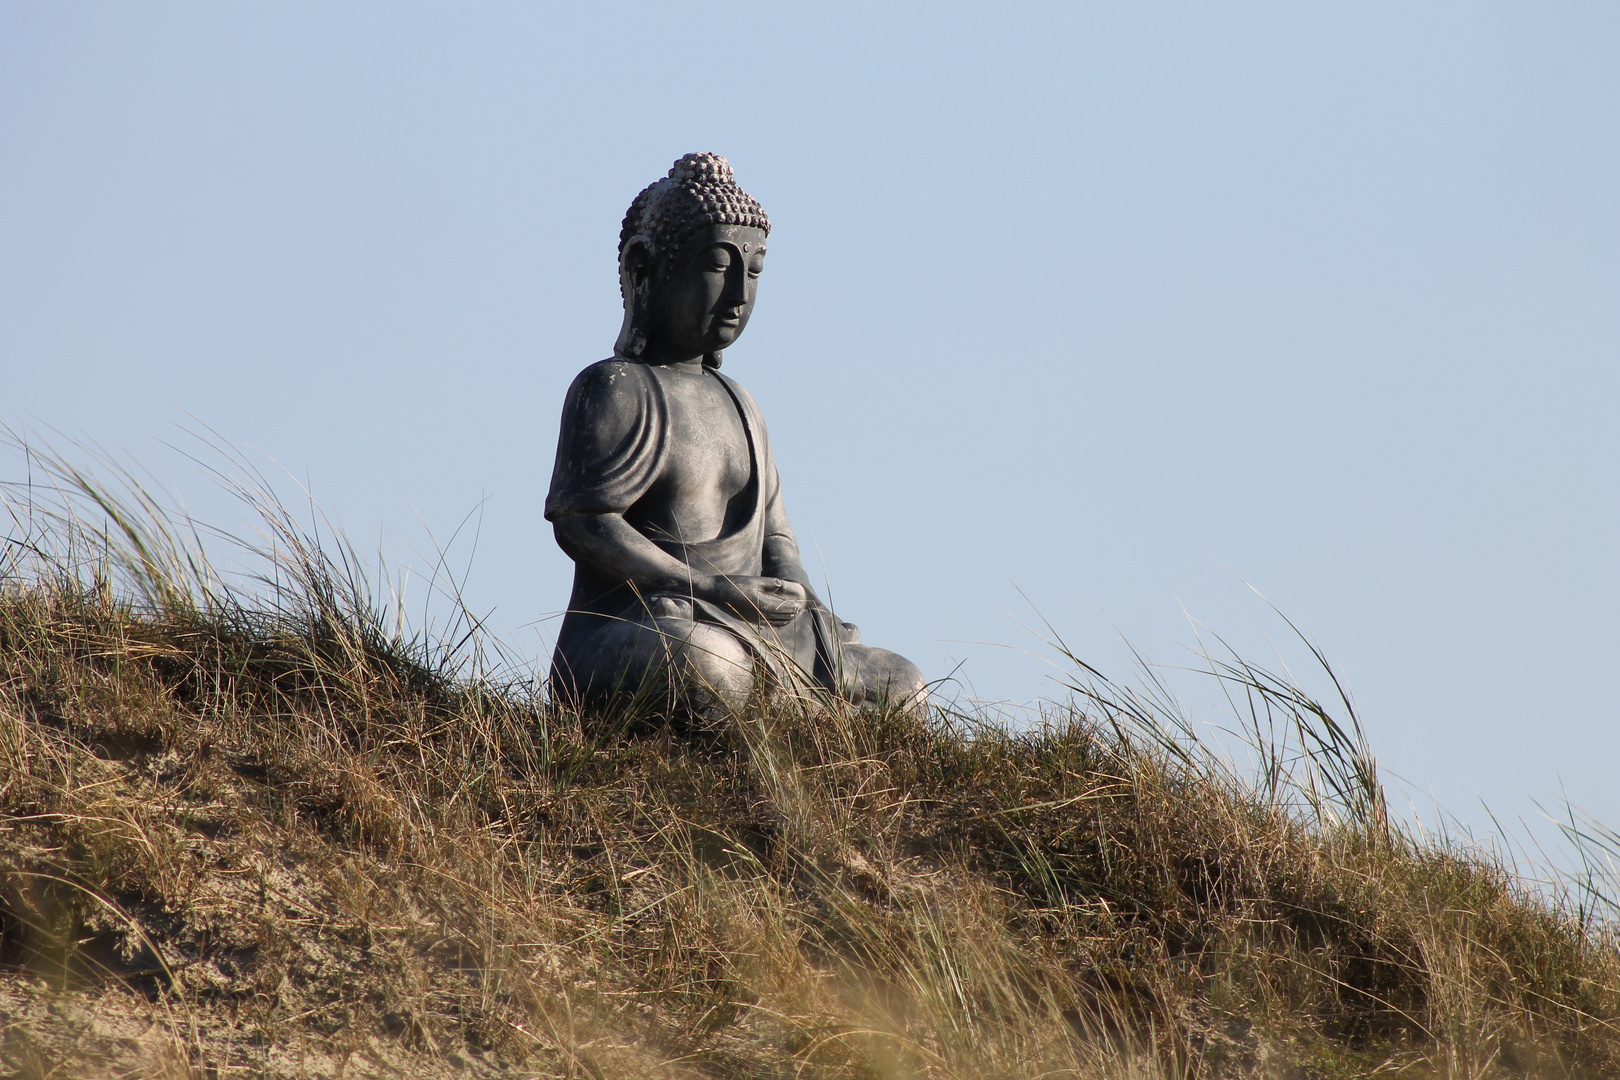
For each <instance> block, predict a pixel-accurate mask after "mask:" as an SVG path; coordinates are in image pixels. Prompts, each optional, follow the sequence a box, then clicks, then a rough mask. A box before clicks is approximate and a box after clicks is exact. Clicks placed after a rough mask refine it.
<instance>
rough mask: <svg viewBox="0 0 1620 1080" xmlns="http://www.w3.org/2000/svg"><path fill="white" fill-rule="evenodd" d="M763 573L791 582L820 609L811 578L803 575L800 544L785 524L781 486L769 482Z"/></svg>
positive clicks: (775, 479) (775, 478)
mask: <svg viewBox="0 0 1620 1080" xmlns="http://www.w3.org/2000/svg"><path fill="white" fill-rule="evenodd" d="M764 556H765V557H764V560H763V569H764V572H765V573H766V574H767V575H769V576H771V577H777V578H781V579H782V580H783V581H791V582H793V583H794V584H796V585H798V586H799V587H800V588H802V589H804V594H805V597H806V598H807V599H808V603H809V606H810V607H822V606H824V605H823V604H822V603H821V599H820V597H818V596H816V590H815V589H813V588H812V587H811V585H810V575H809V574H807V573H805V572H804V560H803V558H802V557H801V556H800V554H799V541H798V539H797V538H796V537H794V535H793V526H792V525H790V524H788V518H787V511H786V510H785V509H783V507H782V483H781V480H780V479H779V478H777V477H775V476H772V478H771V500H770V502H769V503H768V504H766V507H765V552H764Z"/></svg>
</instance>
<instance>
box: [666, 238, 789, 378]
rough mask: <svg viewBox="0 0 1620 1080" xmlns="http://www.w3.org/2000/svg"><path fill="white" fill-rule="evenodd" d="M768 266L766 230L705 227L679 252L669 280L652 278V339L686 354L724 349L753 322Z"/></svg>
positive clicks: (683, 354) (677, 352) (673, 350)
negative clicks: (757, 291)
mask: <svg viewBox="0 0 1620 1080" xmlns="http://www.w3.org/2000/svg"><path fill="white" fill-rule="evenodd" d="M764 267H765V233H764V230H762V229H756V228H753V227H752V226H748V225H710V226H707V227H706V228H703V229H700V230H699V231H698V232H697V233H695V234H694V235H693V236H692V237H691V238H690V239H689V240H687V241H686V243H685V244H683V245H682V246H681V250H680V251H679V252H678V253H677V254H676V256H675V262H674V267H673V269H672V272H671V273H670V276H669V279H668V280H666V281H659V280H657V279H656V277H655V278H654V280H653V281H652V282H650V285H651V289H650V296H649V297H648V299H649V309H648V312H647V315H648V323H647V336H648V338H649V339H650V340H651V341H652V342H653V343H654V344H656V345H660V346H662V347H663V349H665V350H667V351H669V352H673V353H676V354H679V355H682V356H693V355H697V354H699V353H710V352H715V351H717V350H720V349H724V348H725V347H726V346H728V345H730V344H731V343H732V342H733V341H736V340H737V338H738V337H739V336H741V334H742V332H743V327H745V326H747V325H748V316H749V315H750V314H752V312H753V310H754V292H755V289H756V287H757V285H758V281H759V274H760V271H761V270H763V269H764Z"/></svg>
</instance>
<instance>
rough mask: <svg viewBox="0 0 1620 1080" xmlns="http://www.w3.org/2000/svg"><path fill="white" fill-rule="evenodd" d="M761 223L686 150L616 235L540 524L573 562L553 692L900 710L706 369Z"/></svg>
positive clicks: (663, 701)
mask: <svg viewBox="0 0 1620 1080" xmlns="http://www.w3.org/2000/svg"><path fill="white" fill-rule="evenodd" d="M769 231H770V223H769V221H768V220H767V219H766V217H765V213H764V211H763V210H762V209H761V208H760V206H759V204H758V203H757V202H755V201H754V199H753V198H752V197H750V196H749V195H748V194H747V193H746V192H744V191H742V189H740V188H739V187H737V185H736V182H735V180H734V179H733V177H732V173H731V167H730V166H729V165H728V164H727V163H726V160H725V159H724V158H721V157H717V156H715V155H713V154H688V155H686V156H685V157H683V158H681V160H680V161H677V162H676V163H675V166H674V167H673V168H672V169H671V170H670V172H669V175H668V176H667V177H665V178H664V179H662V180H660V181H658V182H657V183H654V184H652V185H651V186H649V187H648V188H647V189H646V190H645V191H643V192H642V193H641V194H640V195H638V196H637V197H636V200H635V201H634V202H633V203H632V204H631V206H630V211H629V213H628V214H626V216H625V221H624V228H623V230H622V231H621V233H620V238H619V265H620V279H619V280H620V290H621V293H622V295H623V298H624V309H625V315H624V324H623V327H622V328H621V330H620V333H619V340H618V342H617V344H616V345H615V347H614V356H613V357H612V358H611V359H608V360H603V361H601V362H599V363H596V364H592V365H591V366H590V367H588V368H586V369H585V370H584V371H582V372H581V373H580V374H579V376H578V377H577V378H576V379H575V380H574V383H573V385H572V386H571V387H569V390H568V395H567V398H566V399H565V401H564V404H563V414H562V429H561V433H560V435H559V437H558V443H557V461H556V466H555V469H554V470H553V473H552V479H551V492H550V494H549V496H548V497H547V499H546V518H547V519H548V520H549V521H551V522H552V526H553V528H554V530H555V532H556V536H557V543H558V544H560V545H561V546H562V549H563V550H564V551H566V552H567V553H568V555H569V557H570V558H572V559H573V560H574V562H575V572H574V588H573V595H572V596H571V597H570V599H569V604H568V613H567V615H566V616H565V617H564V619H563V625H562V629H561V631H560V632H559V634H558V640H557V650H556V654H555V656H554V657H553V663H552V687H553V692H554V693H556V694H558V695H559V696H562V697H566V698H572V699H575V700H579V701H582V702H584V703H587V704H602V703H607V702H610V701H614V700H618V701H620V702H623V701H626V700H633V701H636V702H638V703H639V704H641V705H645V706H646V707H648V708H650V709H653V710H659V711H662V710H669V709H674V710H676V711H682V712H685V711H691V710H696V711H699V712H706V711H712V710H713V709H715V708H720V707H725V706H728V705H733V704H737V703H740V702H741V701H742V700H744V699H746V698H747V697H748V695H750V694H751V693H753V692H754V691H755V690H756V689H759V688H761V686H762V684H763V686H764V687H766V688H770V689H780V688H803V687H806V686H820V687H823V688H825V689H828V690H832V691H835V692H837V693H838V694H841V695H843V696H844V697H847V698H849V699H851V700H854V701H858V702H863V703H865V702H874V703H879V702H889V703H897V704H907V705H918V704H920V703H922V702H923V701H924V700H925V698H926V691H925V690H924V686H923V678H922V674H921V673H920V672H919V671H918V670H917V668H916V666H915V665H913V664H912V663H911V662H910V661H908V660H906V659H905V658H904V657H901V656H899V655H897V654H895V653H892V652H888V651H886V650H883V649H877V648H873V647H870V646H866V645H862V644H861V643H860V638H859V634H858V633H857V631H856V629H855V627H854V626H852V625H850V624H848V623H844V622H841V621H839V620H838V619H836V618H835V617H834V616H833V614H832V613H831V612H830V611H829V610H828V609H827V608H826V606H825V605H824V604H822V603H821V601H820V600H819V599H818V598H817V597H816V594H815V590H814V589H812V588H811V586H810V581H809V578H808V577H807V576H806V575H805V572H804V566H803V564H802V563H801V561H800V557H799V546H798V543H797V541H795V540H794V537H793V529H792V527H791V526H790V525H789V524H788V518H787V513H786V511H785V510H784V509H783V507H782V491H781V483H780V480H779V478H778V476H777V471H776V463H775V461H774V459H773V457H772V455H771V441H770V436H769V435H768V434H767V432H766V430H765V421H764V418H763V417H762V416H761V415H760V411H759V406H758V405H757V404H756V403H755V402H754V399H753V397H752V396H750V395H749V393H748V391H746V390H744V389H743V388H742V387H741V386H739V385H738V384H737V383H736V382H734V381H733V380H732V379H730V378H728V377H727V376H725V375H722V374H720V371H719V368H720V359H721V354H722V352H723V351H724V350H725V348H726V347H727V346H729V345H730V344H731V343H732V342H734V341H736V340H737V338H738V336H739V335H741V334H742V332H743V330H744V329H745V328H746V327H747V325H748V318H749V315H750V314H751V313H752V311H753V307H754V297H755V292H756V289H757V285H758V280H759V275H760V272H761V271H762V270H763V268H764V261H765V242H766V237H767V235H768V234H769Z"/></svg>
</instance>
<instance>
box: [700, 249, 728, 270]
mask: <svg viewBox="0 0 1620 1080" xmlns="http://www.w3.org/2000/svg"><path fill="white" fill-rule="evenodd" d="M703 269H705V270H708V271H710V272H713V273H720V272H723V271H726V270H730V269H731V252H729V251H727V250H726V249H725V248H723V247H712V248H710V249H709V250H708V253H707V254H706V255H705V256H704V259H703Z"/></svg>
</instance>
